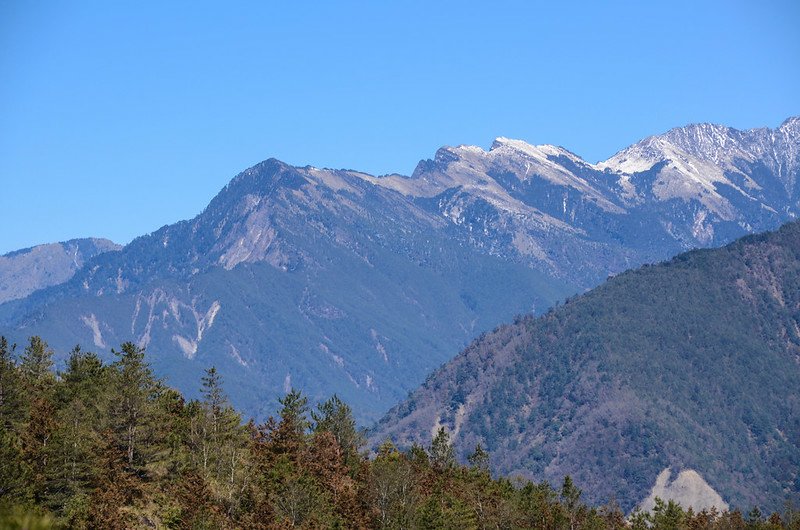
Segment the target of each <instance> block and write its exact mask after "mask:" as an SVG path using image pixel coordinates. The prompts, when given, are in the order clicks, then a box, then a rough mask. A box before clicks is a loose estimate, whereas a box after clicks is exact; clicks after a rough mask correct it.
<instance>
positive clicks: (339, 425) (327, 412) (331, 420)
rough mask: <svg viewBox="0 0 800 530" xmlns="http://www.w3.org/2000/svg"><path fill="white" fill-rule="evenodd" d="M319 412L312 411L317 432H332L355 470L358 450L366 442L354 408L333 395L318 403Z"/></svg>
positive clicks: (345, 457) (314, 429) (346, 461)
mask: <svg viewBox="0 0 800 530" xmlns="http://www.w3.org/2000/svg"><path fill="white" fill-rule="evenodd" d="M317 411H318V412H313V411H312V412H311V418H312V420H313V422H314V425H313V428H312V430H313V431H314V432H315V433H319V432H323V431H327V432H330V433H331V434H332V435H333V437H334V438H335V439H336V443H337V444H339V447H340V448H341V450H342V452H343V453H344V459H345V463H346V464H347V465H348V466H350V467H351V470H354V466H355V465H357V463H358V462H359V460H360V458H359V456H358V452H359V450H360V449H361V447H362V446H363V445H364V443H365V442H366V436H365V435H364V432H363V431H362V430H360V429H358V427H357V425H356V420H355V418H354V417H353V411H352V409H351V408H350V407H349V406H348V405H347V404H346V403H344V402H343V401H342V400H340V399H339V397H338V396H337V395H335V394H334V395H333V397H331V398H330V399H328V400H327V401H325V402H324V403H320V404H319V405H317Z"/></svg>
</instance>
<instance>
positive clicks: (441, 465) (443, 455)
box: [430, 427, 456, 471]
mask: <svg viewBox="0 0 800 530" xmlns="http://www.w3.org/2000/svg"><path fill="white" fill-rule="evenodd" d="M430 457H431V465H432V466H433V467H434V468H435V469H437V470H439V471H444V470H448V469H451V468H452V467H453V466H455V463H456V453H455V450H454V449H453V444H452V443H450V434H448V432H447V430H446V429H445V428H444V427H439V430H438V431H437V432H436V436H434V437H433V441H432V442H431V450H430Z"/></svg>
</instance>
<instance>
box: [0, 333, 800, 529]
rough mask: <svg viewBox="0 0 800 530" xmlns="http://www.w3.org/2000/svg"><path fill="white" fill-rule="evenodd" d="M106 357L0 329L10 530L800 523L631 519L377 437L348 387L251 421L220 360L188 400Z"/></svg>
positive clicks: (128, 358)
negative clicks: (365, 425)
mask: <svg viewBox="0 0 800 530" xmlns="http://www.w3.org/2000/svg"><path fill="white" fill-rule="evenodd" d="M112 352H113V354H114V356H115V361H114V362H113V363H111V364H104V363H103V362H102V361H101V360H100V358H99V357H98V356H97V355H95V354H94V353H91V352H86V351H83V350H81V349H80V348H78V347H76V348H75V349H74V350H72V351H71V352H70V354H69V357H68V360H67V362H66V367H65V369H64V371H63V372H54V371H53V366H54V364H53V351H52V350H51V349H50V348H48V346H47V344H46V343H45V342H43V341H42V340H41V339H40V338H38V337H32V338H31V339H30V342H29V343H28V345H27V346H26V347H25V348H24V349H23V351H21V352H19V354H17V353H18V352H16V351H15V347H13V346H10V345H9V344H8V342H7V341H6V339H5V338H0V426H1V427H0V429H1V430H0V528H28V529H32V528H76V529H95V528H96V529H110V530H114V529H123V528H192V529H195V528H196V529H212V528H254V529H259V528H291V527H299V528H482V529H483V528H537V529H539V528H540V529H554V530H555V529H563V530H577V529H593V530H594V529H597V530H602V529H615V528H630V529H632V530H645V529H647V528H655V529H669V530H673V529H675V530H677V529H687V530H700V529H715V530H716V529H719V530H722V529H737V530H738V529H741V530H761V529H764V530H766V529H775V530H777V529H780V528H787V529H789V528H791V529H793V530H800V514H796V513H795V512H794V511H793V510H791V509H789V508H787V511H786V512H785V513H784V514H783V515H782V516H781V515H778V514H772V515H770V516H769V517H765V516H764V515H762V514H761V513H760V512H759V511H758V510H757V509H753V510H752V511H751V512H750V513H749V514H747V515H746V516H743V515H742V514H741V513H740V512H738V511H734V512H730V513H722V514H720V513H716V512H713V511H712V512H707V511H703V512H699V513H695V512H692V511H691V510H688V511H685V510H683V509H682V508H681V507H680V506H678V505H677V504H675V503H672V502H669V503H662V502H658V503H657V504H656V507H655V509H654V510H653V511H652V512H651V513H642V512H637V513H634V514H633V516H631V517H630V518H628V519H626V518H625V516H624V514H623V513H622V512H621V510H620V509H619V507H617V506H616V505H615V504H613V503H611V504H609V505H606V506H602V507H599V508H598V507H589V506H586V505H585V504H584V503H582V502H581V491H580V489H578V487H577V486H576V485H575V484H574V483H573V482H572V480H571V479H570V478H569V477H566V478H565V479H564V481H563V484H562V485H561V487H560V488H558V489H554V488H553V487H551V486H550V485H549V484H547V483H539V484H536V483H532V482H527V483H524V482H522V481H513V480H510V479H508V478H497V479H494V478H492V477H491V475H490V473H489V469H488V462H489V459H488V454H487V453H486V452H485V451H484V450H483V449H482V448H481V447H480V446H477V447H476V448H475V451H474V452H473V453H472V455H471V456H470V457H469V459H468V460H469V461H468V463H467V464H466V465H461V464H459V463H458V462H456V459H455V456H454V455H455V453H454V450H453V447H452V445H451V443H450V440H449V436H448V434H447V432H446V431H445V430H444V429H442V430H440V431H439V432H438V434H437V435H436V436H435V438H434V440H433V442H432V444H431V446H430V447H427V448H423V447H420V446H414V447H412V448H411V449H410V450H409V451H407V452H401V451H399V450H397V449H396V448H395V447H394V446H393V445H392V444H391V443H390V442H386V443H384V444H383V445H382V446H381V447H380V449H379V450H378V451H377V455H374V457H373V458H371V459H370V458H368V457H367V455H366V452H365V450H364V443H365V438H364V434H363V433H362V432H361V431H360V430H359V429H358V428H357V426H356V423H355V421H354V419H353V415H352V413H351V410H350V408H349V407H348V406H347V405H346V404H345V403H343V402H341V401H340V400H339V399H338V398H337V397H336V396H334V397H332V398H331V399H329V400H327V401H325V402H323V403H320V404H318V405H316V407H314V408H313V410H312V409H311V408H310V407H309V404H308V403H307V400H306V398H305V397H303V395H302V394H301V393H300V392H298V391H295V390H292V391H291V392H289V393H288V394H286V395H285V396H284V397H283V398H282V399H281V400H280V412H279V414H278V417H277V418H270V419H269V420H267V421H266V422H264V423H263V424H256V423H255V422H253V421H250V422H247V423H245V422H243V421H242V418H241V416H240V415H239V414H238V413H237V412H236V411H235V410H234V409H233V408H232V407H231V406H230V404H229V403H228V400H227V398H226V396H225V393H224V391H223V386H222V380H221V378H220V376H219V374H218V373H217V372H216V370H215V369H214V368H210V369H208V370H207V371H206V375H205V376H204V377H203V378H202V380H201V381H200V382H199V384H200V385H201V395H202V399H200V400H192V401H188V402H187V401H186V400H184V398H183V397H182V396H181V394H180V393H178V392H177V391H175V390H173V389H171V388H169V387H167V386H165V385H164V384H163V383H162V382H161V381H159V380H158V379H157V378H156V377H155V376H154V374H153V372H152V370H151V369H150V366H149V365H148V363H147V362H146V361H145V355H144V350H143V349H141V348H139V347H137V346H136V345H134V344H132V343H125V344H123V345H122V346H121V348H120V350H119V351H117V350H112Z"/></svg>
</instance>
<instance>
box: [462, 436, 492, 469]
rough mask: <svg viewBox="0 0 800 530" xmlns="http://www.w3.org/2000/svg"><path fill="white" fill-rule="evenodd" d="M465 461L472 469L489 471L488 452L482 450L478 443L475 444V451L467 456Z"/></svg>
mask: <svg viewBox="0 0 800 530" xmlns="http://www.w3.org/2000/svg"><path fill="white" fill-rule="evenodd" d="M467 461H468V462H469V465H470V466H471V467H472V468H473V469H475V470H477V471H480V472H484V473H489V453H487V452H486V451H484V449H483V447H482V446H481V444H480V443H478V444H476V445H475V451H473V453H472V454H471V455H469V456H468V457H467Z"/></svg>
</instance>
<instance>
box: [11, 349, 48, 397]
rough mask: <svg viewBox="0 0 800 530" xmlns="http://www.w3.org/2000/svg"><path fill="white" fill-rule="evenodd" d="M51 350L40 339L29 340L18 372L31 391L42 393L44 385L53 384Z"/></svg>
mask: <svg viewBox="0 0 800 530" xmlns="http://www.w3.org/2000/svg"><path fill="white" fill-rule="evenodd" d="M52 367H53V350H51V349H50V347H49V346H48V345H47V343H46V342H44V341H43V340H42V339H41V337H38V336H33V337H31V338H30V341H29V343H28V345H27V346H26V347H25V351H24V352H23V354H22V359H21V362H20V366H19V368H20V372H21V373H22V376H23V377H24V378H25V382H26V383H27V384H28V386H29V388H31V390H35V391H38V392H42V391H43V389H44V387H45V386H46V385H49V384H50V383H52V382H54V376H53V373H52V372H51V371H50V370H51V369H52Z"/></svg>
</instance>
